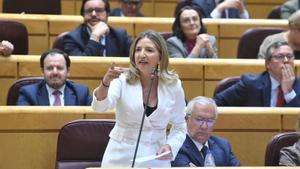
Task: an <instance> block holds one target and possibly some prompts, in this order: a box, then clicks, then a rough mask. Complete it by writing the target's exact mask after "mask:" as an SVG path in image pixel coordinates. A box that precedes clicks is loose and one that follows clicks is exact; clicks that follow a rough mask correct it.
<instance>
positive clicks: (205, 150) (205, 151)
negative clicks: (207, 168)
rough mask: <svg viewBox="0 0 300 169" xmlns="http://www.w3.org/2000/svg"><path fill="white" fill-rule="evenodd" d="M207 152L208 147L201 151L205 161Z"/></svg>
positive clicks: (204, 146)
mask: <svg viewBox="0 0 300 169" xmlns="http://www.w3.org/2000/svg"><path fill="white" fill-rule="evenodd" d="M207 150H208V147H207V146H206V145H203V147H202V149H201V154H202V157H203V159H205V156H206V153H207Z"/></svg>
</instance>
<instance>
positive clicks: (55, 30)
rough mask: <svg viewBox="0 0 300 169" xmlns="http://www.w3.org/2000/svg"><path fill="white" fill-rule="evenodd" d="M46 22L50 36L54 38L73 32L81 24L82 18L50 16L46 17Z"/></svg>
mask: <svg viewBox="0 0 300 169" xmlns="http://www.w3.org/2000/svg"><path fill="white" fill-rule="evenodd" d="M48 21H49V34H50V36H56V35H58V34H60V33H62V32H67V31H72V30H74V29H75V28H76V27H77V26H79V25H80V24H81V23H83V18H82V17H81V16H67V15H65V16H60V15H51V16H49V17H48Z"/></svg>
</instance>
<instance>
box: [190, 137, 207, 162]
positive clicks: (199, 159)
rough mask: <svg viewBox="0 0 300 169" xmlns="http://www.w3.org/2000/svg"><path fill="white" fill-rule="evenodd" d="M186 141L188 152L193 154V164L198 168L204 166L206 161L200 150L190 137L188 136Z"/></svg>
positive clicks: (191, 156) (191, 155)
mask: <svg viewBox="0 0 300 169" xmlns="http://www.w3.org/2000/svg"><path fill="white" fill-rule="evenodd" d="M186 141H187V144H186V145H187V147H186V148H187V149H188V152H190V153H191V154H190V158H191V162H192V163H193V164H195V165H196V166H204V159H203V157H202V155H201V154H200V151H199V150H198V148H197V147H196V145H195V144H194V142H193V141H192V139H191V138H190V136H188V135H187V136H186Z"/></svg>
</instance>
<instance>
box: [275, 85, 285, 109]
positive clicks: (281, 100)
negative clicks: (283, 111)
mask: <svg viewBox="0 0 300 169" xmlns="http://www.w3.org/2000/svg"><path fill="white" fill-rule="evenodd" d="M283 105H284V96H283V91H282V89H281V85H279V86H278V92H277V102H276V107H282V106H283Z"/></svg>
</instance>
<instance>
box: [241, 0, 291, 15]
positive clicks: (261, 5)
mask: <svg viewBox="0 0 300 169" xmlns="http://www.w3.org/2000/svg"><path fill="white" fill-rule="evenodd" d="M285 1H286V0H272V1H270V0H245V5H246V8H247V10H248V12H249V14H250V17H251V18H267V16H268V14H269V12H270V11H271V9H272V8H273V7H275V6H278V5H282V4H283V3H284V2H285Z"/></svg>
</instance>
